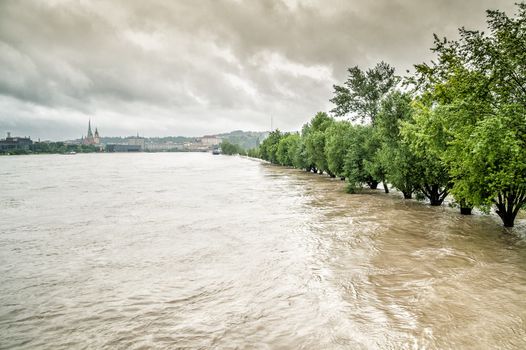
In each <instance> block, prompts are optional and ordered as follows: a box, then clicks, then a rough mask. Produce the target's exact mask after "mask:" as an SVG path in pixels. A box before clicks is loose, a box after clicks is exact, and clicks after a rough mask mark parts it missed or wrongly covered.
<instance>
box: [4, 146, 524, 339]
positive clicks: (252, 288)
mask: <svg viewBox="0 0 526 350" xmlns="http://www.w3.org/2000/svg"><path fill="white" fill-rule="evenodd" d="M0 186H1V187H0V348H1V349H77V348H87V349H93V348H105V349H148V348H159V349H177V348H187V349H209V348H217V349H234V348H237V349H447V348H450V349H461V348H462V349H496V348H499V349H525V348H526V243H525V239H524V238H519V237H520V232H521V230H522V232H524V231H525V229H524V224H523V223H522V222H521V223H519V225H518V227H517V228H515V229H514V232H515V233H513V234H509V233H507V231H506V229H504V228H502V227H501V223H500V221H499V220H498V219H497V218H496V217H494V216H484V215H473V216H470V217H465V216H460V215H459V214H458V213H457V211H456V210H455V209H452V208H448V207H438V208H437V207H430V206H427V205H425V204H423V203H419V202H416V201H404V200H403V199H401V198H400V197H399V196H398V195H397V194H389V195H385V194H383V193H381V191H379V190H378V191H364V193H360V194H353V195H349V194H346V193H345V192H344V184H343V182H341V181H338V180H335V179H330V178H327V177H325V176H320V175H314V174H307V173H304V172H301V171H299V170H294V169H287V168H281V167H276V166H272V165H269V164H265V163H261V162H259V161H256V160H251V159H246V158H240V157H229V156H213V155H211V154H199V153H152V154H149V153H140V154H77V155H40V156H10V157H2V158H0ZM517 232H518V233H519V234H517Z"/></svg>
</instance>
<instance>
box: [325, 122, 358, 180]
mask: <svg viewBox="0 0 526 350" xmlns="http://www.w3.org/2000/svg"><path fill="white" fill-rule="evenodd" d="M352 128H353V126H352V124H351V123H350V122H348V121H337V122H334V123H332V124H331V125H330V126H329V127H328V128H327V130H326V144H325V156H326V158H327V165H328V167H329V171H330V172H331V173H333V174H334V175H336V176H339V177H343V178H345V155H346V154H347V151H348V150H349V148H350V147H351V143H352V142H353V139H352Z"/></svg>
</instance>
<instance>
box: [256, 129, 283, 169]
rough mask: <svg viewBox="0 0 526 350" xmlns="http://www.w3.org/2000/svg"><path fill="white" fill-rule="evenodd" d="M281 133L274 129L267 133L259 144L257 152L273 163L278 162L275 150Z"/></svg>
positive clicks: (276, 150)
mask: <svg viewBox="0 0 526 350" xmlns="http://www.w3.org/2000/svg"><path fill="white" fill-rule="evenodd" d="M282 137H283V134H282V133H281V132H280V131H279V130H274V131H272V132H270V133H269V135H268V136H267V138H266V139H265V140H263V142H262V143H261V145H260V146H259V153H260V155H261V158H262V159H264V160H267V161H269V162H271V163H273V164H278V158H277V152H278V145H279V141H280V140H281V138H282Z"/></svg>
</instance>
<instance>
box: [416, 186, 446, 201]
mask: <svg viewBox="0 0 526 350" xmlns="http://www.w3.org/2000/svg"><path fill="white" fill-rule="evenodd" d="M421 190H422V193H423V194H424V196H426V197H427V198H428V199H429V202H430V204H431V205H432V206H438V205H441V204H442V202H443V201H444V199H445V198H446V196H447V193H448V192H447V188H444V189H443V190H440V185H427V184H426V185H424V186H423V187H422V188H421Z"/></svg>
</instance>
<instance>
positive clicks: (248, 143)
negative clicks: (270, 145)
mask: <svg viewBox="0 0 526 350" xmlns="http://www.w3.org/2000/svg"><path fill="white" fill-rule="evenodd" d="M217 136H218V137H220V138H221V139H223V140H227V141H228V142H230V143H233V144H235V145H239V146H241V147H243V148H244V149H250V148H254V147H256V146H259V144H260V143H261V142H262V141H263V140H264V139H265V138H266V137H267V136H268V132H267V131H263V132H260V131H242V130H235V131H232V132H229V133H224V134H218V135H217Z"/></svg>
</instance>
